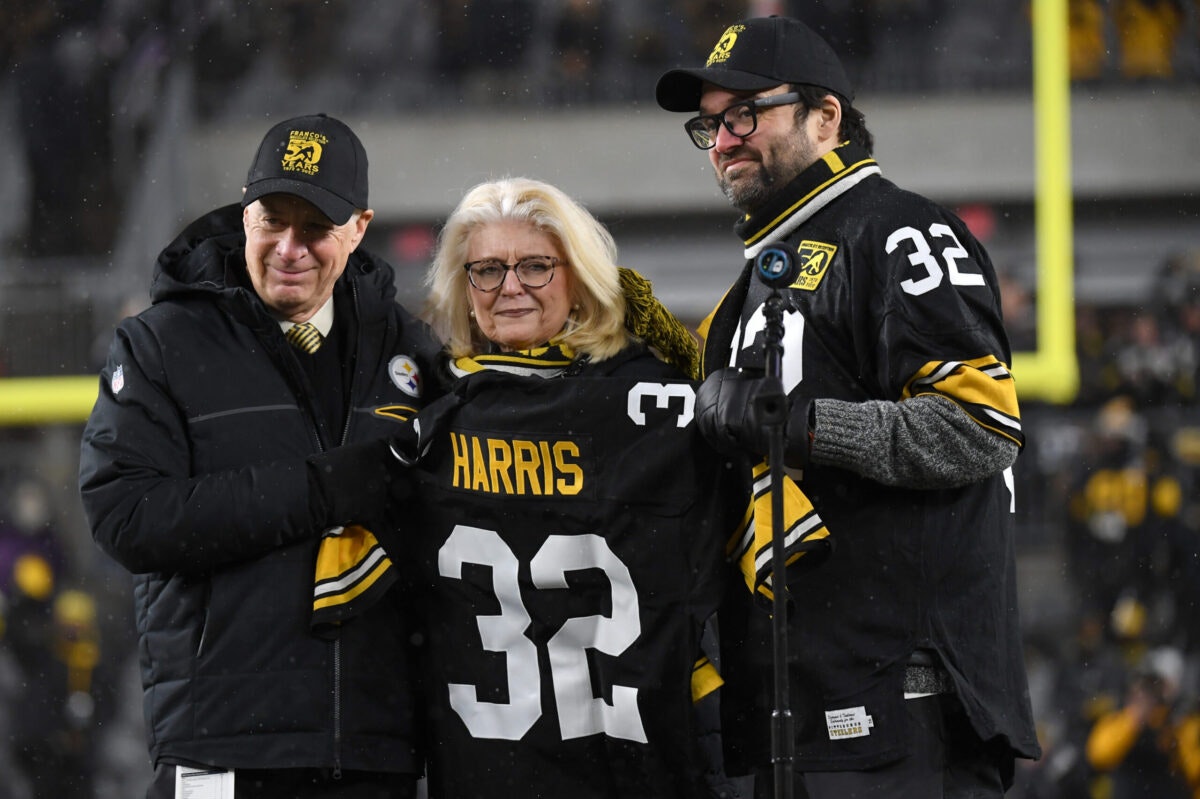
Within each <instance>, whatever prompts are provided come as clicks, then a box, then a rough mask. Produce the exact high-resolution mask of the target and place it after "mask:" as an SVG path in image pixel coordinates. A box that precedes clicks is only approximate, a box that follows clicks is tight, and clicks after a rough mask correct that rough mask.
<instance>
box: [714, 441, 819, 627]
mask: <svg viewBox="0 0 1200 799" xmlns="http://www.w3.org/2000/svg"><path fill="white" fill-rule="evenodd" d="M753 478H754V489H753V496H752V497H751V500H750V503H749V504H748V505H747V507H746V514H745V516H744V517H743V519H742V523H741V524H740V525H738V529H737V532H736V533H734V535H733V537H732V538H730V539H729V542H728V543H727V544H726V546H725V554H726V557H727V558H728V559H729V560H730V562H733V563H736V564H737V565H738V569H739V570H740V571H741V573H742V578H743V579H744V580H745V581H746V587H747V588H748V589H749V590H750V593H752V594H754V596H755V598H756V599H758V600H759V601H760V602H761V603H763V605H764V606H765V607H766V608H767V609H771V608H772V607H773V604H772V603H773V600H774V596H775V595H774V593H773V591H772V589H773V586H772V585H771V576H772V569H773V565H774V557H773V553H772V550H771V533H772V528H773V522H772V519H771V474H770V471H769V470H768V468H767V463H766V461H763V462H762V463H760V464H758V465H757V466H755V467H754V471H753ZM783 522H784V528H783V529H784V534H783V535H784V556H785V557H784V563H785V565H786V566H788V567H792V566H793V565H794V564H796V562H797V561H799V560H800V559H801V558H804V563H803V566H804V568H805V570H808V569H810V568H813V567H815V566H818V565H820V563H821V562H822V561H823V560H824V559H825V558H826V557H828V555H829V552H830V550H831V548H832V545H833V541H832V540H831V539H830V538H829V529H828V528H826V527H825V523H824V522H823V521H821V517H820V516H819V515H818V514H817V510H816V508H814V507H813V504H812V502H811V501H810V500H809V498H808V497H807V496H805V494H804V492H803V491H801V490H800V487H799V486H797V485H796V483H795V482H794V481H793V480H792V478H791V477H788V476H787V475H784V476H783Z"/></svg>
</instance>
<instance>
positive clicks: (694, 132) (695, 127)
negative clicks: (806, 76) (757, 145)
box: [683, 92, 800, 150]
mask: <svg viewBox="0 0 1200 799" xmlns="http://www.w3.org/2000/svg"><path fill="white" fill-rule="evenodd" d="M798 102H800V95H799V94H798V93H796V92H787V93H785V94H772V95H771V96H770V97H759V98H758V99H757V100H746V101H744V102H740V103H734V104H733V105H731V106H729V107H728V108H726V109H725V110H724V111H722V112H721V113H719V114H701V115H700V116H698V117H692V118H691V119H689V120H688V121H687V122H684V123H683V128H684V130H686V131H687V133H688V136H690V137H691V139H692V144H694V145H696V146H697V147H699V148H700V149H701V150H711V149H712V148H713V147H714V146H715V145H716V143H717V130H718V129H719V128H720V126H721V125H724V126H725V129H726V130H728V131H729V132H730V133H732V134H733V135H734V136H737V137H738V138H739V139H744V138H746V137H747V136H749V135H750V134H751V133H753V132H754V131H755V130H757V129H758V109H760V108H773V107H774V106H777V105H791V104H792V103H798Z"/></svg>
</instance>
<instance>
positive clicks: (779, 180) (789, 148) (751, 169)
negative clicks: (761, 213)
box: [717, 125, 817, 214]
mask: <svg viewBox="0 0 1200 799" xmlns="http://www.w3.org/2000/svg"><path fill="white" fill-rule="evenodd" d="M796 134H797V135H796V136H794V137H792V138H790V139H788V140H787V141H786V142H784V143H783V144H782V145H781V146H780V147H778V148H774V149H771V150H768V151H767V152H766V154H765V155H764V156H763V157H762V158H760V160H758V161H755V162H752V163H748V164H746V165H744V166H743V167H741V172H742V174H741V175H740V177H739V178H738V179H736V180H730V179H728V178H726V177H725V173H724V171H722V170H720V169H718V170H717V185H718V186H719V187H720V188H721V191H722V193H724V195H725V197H726V199H728V200H729V203H730V205H732V206H733V207H734V208H736V209H738V210H739V211H741V212H742V213H746V214H750V213H753V212H754V211H755V210H757V209H759V208H762V207H763V206H764V205H766V204H767V202H768V201H769V200H770V199H771V198H772V197H773V196H775V194H776V193H777V192H778V191H780V190H781V189H782V188H783V187H784V186H786V185H787V184H788V183H791V182H792V180H793V179H795V177H796V176H797V175H799V174H800V173H801V172H803V171H804V170H805V169H808V168H809V167H810V166H812V164H813V163H814V162H816V160H817V150H816V146H815V145H814V144H813V142H812V140H811V139H809V138H808V135H807V133H806V132H805V130H804V128H803V127H801V126H799V125H797V126H796ZM735 154H736V153H735ZM768 163H769V164H770V166H768Z"/></svg>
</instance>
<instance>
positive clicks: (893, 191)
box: [704, 145, 1038, 771]
mask: <svg viewBox="0 0 1200 799" xmlns="http://www.w3.org/2000/svg"><path fill="white" fill-rule="evenodd" d="M772 203H773V204H772V206H771V207H770V208H767V209H763V210H762V211H761V212H756V214H755V215H754V217H748V218H746V219H744V220H743V221H742V222H741V223H739V233H740V234H742V238H743V241H744V242H745V244H746V255H747V257H748V258H753V257H754V256H755V255H756V254H757V252H759V251H760V250H761V248H762V247H763V245H764V244H765V243H767V242H774V241H779V240H786V241H787V242H788V243H790V244H792V245H793V246H794V247H795V248H796V250H797V251H798V253H799V256H800V261H801V270H800V275H799V277H798V279H797V280H796V281H795V283H793V284H792V285H791V286H789V287H788V288H785V289H783V290H782V292H783V299H784V302H785V304H786V311H785V318H784V329H785V335H784V358H783V366H782V372H783V375H782V377H783V381H784V384H785V388H786V389H787V390H788V392H789V394H791V395H792V396H795V397H803V398H807V399H817V400H819V399H836V400H843V401H847V402H854V403H864V402H870V401H872V400H881V401H887V402H900V401H902V400H905V399H909V398H913V397H917V396H920V395H927V394H936V395H938V396H940V397H943V398H945V399H947V400H949V401H950V402H952V403H954V404H956V405H957V406H959V407H960V408H962V409H963V410H964V411H965V412H966V413H967V414H968V415H969V416H970V417H971V419H972V420H974V421H975V422H976V423H977V424H978V425H980V426H981V427H984V428H986V429H988V430H990V431H992V432H993V433H995V434H997V435H1000V436H1003V437H1005V438H1008V439H1010V440H1012V441H1014V442H1016V443H1017V444H1021V443H1023V441H1024V438H1023V434H1022V432H1021V425H1020V414H1019V411H1018V408H1017V396H1016V390H1015V388H1014V381H1013V378H1012V375H1011V374H1010V373H1009V371H1008V368H1007V364H1008V362H1009V361H1010V351H1009V345H1008V341H1007V338H1006V336H1005V332H1004V329H1003V326H1002V321H1001V319H1002V317H1001V314H1000V301H999V293H998V290H997V282H996V277H995V274H994V271H993V268H992V265H991V263H990V261H989V259H988V256H987V254H986V252H985V251H984V249H983V248H982V247H981V246H980V245H979V244H978V242H976V240H975V239H974V238H973V237H972V236H971V234H970V232H969V231H968V230H967V228H966V226H965V225H963V223H962V222H961V221H960V220H959V219H957V218H956V217H955V216H954V215H953V214H951V213H949V212H948V211H946V210H944V209H942V208H940V207H939V206H937V205H936V204H934V203H932V202H930V201H929V200H927V199H925V198H922V197H920V196H918V195H915V194H912V193H911V192H906V191H903V190H901V189H899V188H897V187H896V186H895V185H894V184H892V183H891V182H889V181H887V180H885V179H884V178H883V177H882V176H881V175H880V174H879V167H878V165H877V164H876V163H875V161H874V160H872V159H870V157H869V156H868V155H867V154H866V153H865V152H863V151H862V150H861V149H860V148H857V147H855V146H853V145H846V146H844V147H842V148H839V149H838V150H835V151H834V152H832V153H830V154H828V155H827V156H826V157H825V158H824V159H822V160H821V161H819V162H818V163H817V164H815V165H814V166H812V167H810V168H809V170H807V171H806V172H805V173H803V174H802V175H800V176H799V177H798V178H797V180H796V181H795V182H794V183H793V184H792V185H791V186H789V187H788V189H786V190H785V191H783V192H781V193H780V195H779V196H778V197H777V198H775V200H773V201H772ZM766 292H767V290H766V288H765V287H763V286H762V285H761V284H759V283H758V282H757V281H754V280H752V279H751V270H750V268H749V265H748V266H747V269H746V271H745V272H744V273H743V275H742V278H741V280H740V281H739V282H738V283H737V284H735V286H734V287H733V288H732V289H731V290H730V292H729V293H728V294H727V295H726V297H725V299H724V300H723V302H722V304H721V306H720V307H719V308H718V310H717V311H716V312H715V313H714V316H713V317H712V319H711V322H710V324H709V325H708V326H707V331H708V335H707V337H706V343H705V351H704V368H705V371H706V372H710V371H712V370H713V369H716V368H720V367H722V366H726V365H736V366H744V367H750V368H759V369H761V368H762V366H763V361H762V340H763V335H762V334H763V327H764V315H763V307H762V305H763V301H764V300H765V298H766ZM817 437H818V438H820V424H819V423H818V426H817ZM928 451H930V452H931V454H930V457H937V452H936V447H935V446H932V445H931V446H930V447H929V448H928ZM800 485H801V487H802V489H803V490H804V492H805V493H806V494H807V496H808V497H809V498H810V499H811V501H812V503H813V506H814V507H815V508H816V510H817V512H818V513H819V514H820V516H821V518H822V519H823V520H824V522H825V524H827V525H828V528H829V531H830V534H831V535H832V536H833V537H834V538H835V539H836V540H837V542H838V545H837V547H836V548H835V549H834V552H833V555H832V556H831V557H830V558H829V559H828V560H827V561H826V562H825V563H824V564H822V565H821V567H820V568H818V569H815V570H813V571H811V572H808V573H806V574H804V575H803V576H802V577H801V578H800V579H796V580H795V581H794V582H793V583H791V584H790V585H789V594H790V601H791V607H792V608H793V613H792V615H791V616H790V620H791V624H790V635H789V641H788V643H789V646H790V647H791V654H790V658H789V661H790V667H791V683H792V690H793V693H792V701H793V708H792V709H793V711H794V714H795V718H796V724H795V732H796V745H795V750H794V751H795V756H796V760H795V762H796V767H797V769H798V770H804V771H811V770H839V769H861V768H870V767H872V766H875V765H880V764H882V763H886V762H888V761H890V760H895V759H896V758H899V757H902V756H903V755H904V754H905V753H906V751H907V741H908V740H909V738H910V736H909V735H908V731H907V727H906V725H907V724H908V715H907V713H906V712H905V709H904V704H903V692H902V688H901V684H902V680H903V675H904V670H905V665H906V663H907V660H908V657H909V655H910V653H912V652H913V650H914V649H929V650H933V651H936V652H937V653H938V655H939V657H940V659H941V662H942V663H944V664H945V665H946V667H947V669H948V671H949V672H950V674H951V676H952V677H953V678H954V683H955V690H956V692H957V694H958V696H959V699H960V700H961V702H962V704H963V706H964V707H965V709H966V711H967V713H968V715H969V716H970V718H971V721H972V723H973V724H974V726H975V729H976V731H977V732H978V733H979V735H980V737H981V738H982V739H984V740H995V741H998V742H999V744H1000V745H1003V746H1007V747H1010V748H1011V750H1012V751H1013V752H1015V753H1017V754H1020V755H1025V756H1032V755H1035V754H1036V753H1037V751H1038V748H1037V741H1036V737H1035V734H1034V730H1033V724H1032V715H1031V712H1030V704H1029V696H1028V688H1027V685H1026V679H1025V672H1024V665H1023V659H1022V649H1021V637H1020V629H1019V625H1018V619H1017V615H1016V604H1017V603H1016V593H1015V558H1014V551H1013V508H1014V502H1015V500H1014V497H1013V494H1012V485H1013V484H1012V476H1011V472H1006V473H1004V474H995V475H993V476H991V477H988V478H986V479H984V480H982V481H979V482H974V483H970V484H968V485H962V486H952V487H936V488H934V487H931V488H928V489H912V488H899V487H895V486H888V485H883V484H881V483H878V482H875V481H872V480H869V479H867V478H864V477H862V476H860V475H858V474H856V473H854V472H851V471H849V470H845V469H839V468H836V467H832V466H813V467H810V468H809V469H807V470H806V471H805V474H804V475H803V481H802V482H801V484H800ZM730 599H731V601H730V602H729V603H728V605H727V606H726V608H725V609H724V611H723V613H722V617H721V633H722V653H723V660H722V663H721V670H722V674H723V676H724V677H725V680H726V685H725V688H724V689H723V698H722V708H723V710H725V711H726V717H725V719H724V721H725V733H726V738H727V742H729V743H730V744H731V757H732V758H733V760H734V761H735V762H737V763H739V764H740V765H744V766H746V767H747V768H749V767H752V766H754V765H762V764H765V763H766V762H767V759H768V752H769V744H768V740H767V734H768V732H769V730H770V709H771V707H772V692H771V685H772V682H771V667H772V639H771V636H770V620H769V618H768V617H767V616H766V614H764V613H761V612H759V611H757V609H756V608H754V607H753V606H752V604H751V602H750V597H749V595H748V594H744V592H743V593H739V594H735V595H733V596H731V598H730ZM725 611H728V612H725Z"/></svg>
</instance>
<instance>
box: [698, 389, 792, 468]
mask: <svg viewBox="0 0 1200 799" xmlns="http://www.w3.org/2000/svg"><path fill="white" fill-rule="evenodd" d="M766 380H767V378H765V377H763V376H762V375H761V374H758V373H755V372H752V371H748V370H745V369H740V368H737V367H733V366H727V367H725V368H723V369H718V370H716V371H715V372H713V373H712V374H710V375H709V376H708V377H706V378H704V382H703V383H702V384H701V385H700V389H699V390H698V391H697V392H696V424H697V425H699V427H700V432H701V433H703V434H704V437H705V438H706V439H708V442H709V443H710V444H712V445H713V446H714V447H715V448H716V449H717V450H718V451H720V452H724V453H727V454H735V453H738V452H744V453H749V454H751V455H757V456H758V457H760V458H761V457H764V456H765V455H766V454H767V448H768V441H767V436H768V428H767V423H766V421H764V419H763V415H764V412H763V408H762V403H761V402H760V401H759V398H760V396H761V395H762V393H763V391H764V388H765V381H766ZM811 412H812V404H811V403H810V402H809V401H808V399H806V398H804V397H803V396H798V395H796V394H793V395H792V396H789V397H788V414H787V420H786V422H785V426H784V431H783V439H784V447H783V462H784V463H785V464H786V465H787V466H789V467H791V468H792V469H799V470H803V469H804V468H805V467H806V466H807V465H808V460H809V449H810V445H811V440H812V427H811V419H810V414H811Z"/></svg>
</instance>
